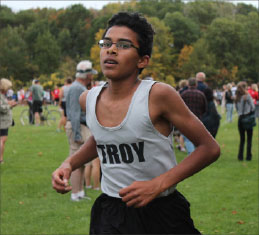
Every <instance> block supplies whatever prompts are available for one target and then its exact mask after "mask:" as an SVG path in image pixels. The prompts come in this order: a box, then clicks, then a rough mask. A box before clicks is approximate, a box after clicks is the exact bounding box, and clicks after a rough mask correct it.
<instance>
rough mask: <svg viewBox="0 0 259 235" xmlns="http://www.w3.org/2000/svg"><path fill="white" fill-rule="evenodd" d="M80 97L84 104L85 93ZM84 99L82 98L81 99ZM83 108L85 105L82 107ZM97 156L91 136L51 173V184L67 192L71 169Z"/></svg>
mask: <svg viewBox="0 0 259 235" xmlns="http://www.w3.org/2000/svg"><path fill="white" fill-rule="evenodd" d="M81 97H82V98H81ZM81 97H80V104H81V103H84V104H85V99H86V93H85V95H84V96H81ZM83 99H84V100H83ZM83 101H84V102H83ZM81 107H82V106H81ZM82 109H85V106H84V107H82ZM96 157H98V154H97V150H96V142H95V139H94V137H93V136H91V137H89V138H88V140H87V141H86V142H85V143H84V144H83V145H82V147H81V148H80V149H79V150H78V151H77V152H75V153H74V154H73V155H71V156H70V157H68V158H67V159H66V160H65V161H64V162H63V163H62V164H61V166H60V167H59V168H57V169H56V170H55V171H54V172H53V174H52V186H53V188H54V189H55V190H56V191H57V192H59V193H67V192H69V191H70V190H71V189H72V188H71V186H69V184H68V180H69V178H70V176H71V173H72V171H73V170H75V169H77V168H79V167H81V166H82V165H84V164H85V163H88V162H90V161H92V160H93V159H95V158H96Z"/></svg>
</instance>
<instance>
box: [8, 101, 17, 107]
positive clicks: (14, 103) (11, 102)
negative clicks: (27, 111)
mask: <svg viewBox="0 0 259 235" xmlns="http://www.w3.org/2000/svg"><path fill="white" fill-rule="evenodd" d="M8 104H9V105H10V106H11V107H14V106H16V105H17V102H16V101H15V100H9V101H8Z"/></svg>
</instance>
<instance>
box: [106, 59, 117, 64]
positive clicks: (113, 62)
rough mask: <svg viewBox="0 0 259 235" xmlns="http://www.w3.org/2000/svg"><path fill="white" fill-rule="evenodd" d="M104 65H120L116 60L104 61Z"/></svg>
mask: <svg viewBox="0 0 259 235" xmlns="http://www.w3.org/2000/svg"><path fill="white" fill-rule="evenodd" d="M104 64H106V65H109V64H118V62H117V61H116V60H113V59H106V60H104Z"/></svg>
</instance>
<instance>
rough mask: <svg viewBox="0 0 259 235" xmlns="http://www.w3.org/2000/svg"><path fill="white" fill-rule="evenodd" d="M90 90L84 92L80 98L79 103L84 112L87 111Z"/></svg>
mask: <svg viewBox="0 0 259 235" xmlns="http://www.w3.org/2000/svg"><path fill="white" fill-rule="evenodd" d="M87 94H88V90H86V91H84V92H83V93H82V94H81V95H80V97H79V103H80V106H81V109H82V110H83V111H86V98H87Z"/></svg>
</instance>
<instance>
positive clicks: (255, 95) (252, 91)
mask: <svg viewBox="0 0 259 235" xmlns="http://www.w3.org/2000/svg"><path fill="white" fill-rule="evenodd" d="M248 92H249V94H250V95H251V96H252V98H253V101H254V104H256V101H257V100H258V87H257V84H256V83H253V84H252V85H251V87H249V89H248Z"/></svg>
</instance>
